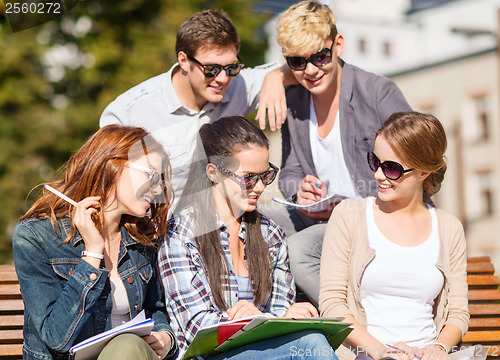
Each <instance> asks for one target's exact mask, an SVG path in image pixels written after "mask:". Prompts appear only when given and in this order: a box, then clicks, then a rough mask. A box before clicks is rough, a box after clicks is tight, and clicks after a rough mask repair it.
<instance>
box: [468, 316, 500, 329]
mask: <svg viewBox="0 0 500 360" xmlns="http://www.w3.org/2000/svg"><path fill="white" fill-rule="evenodd" d="M495 329H498V330H500V317H488V318H474V317H472V318H471V319H470V325H469V330H495Z"/></svg>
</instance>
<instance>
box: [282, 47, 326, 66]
mask: <svg viewBox="0 0 500 360" xmlns="http://www.w3.org/2000/svg"><path fill="white" fill-rule="evenodd" d="M332 49H333V44H332V46H331V47H330V48H329V49H328V48H324V49H323V50H320V51H318V52H317V53H316V54H312V55H311V56H309V57H308V58H305V57H303V56H285V59H286V63H287V64H288V66H289V67H290V69H292V70H305V68H306V67H307V63H308V62H309V63H311V64H313V65H314V66H316V67H320V66H324V65H326V64H328V63H329V62H330V61H332Z"/></svg>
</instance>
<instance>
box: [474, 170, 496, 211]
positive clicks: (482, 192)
mask: <svg viewBox="0 0 500 360" xmlns="http://www.w3.org/2000/svg"><path fill="white" fill-rule="evenodd" d="M477 176H478V178H479V196H480V201H481V210H482V211H481V213H482V215H483V216H490V215H493V210H494V209H493V186H492V185H493V182H492V179H491V170H483V171H478V172H477Z"/></svg>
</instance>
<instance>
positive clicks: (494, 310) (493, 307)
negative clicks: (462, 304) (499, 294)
mask: <svg viewBox="0 0 500 360" xmlns="http://www.w3.org/2000/svg"><path fill="white" fill-rule="evenodd" d="M469 313H470V314H471V316H474V315H489V316H493V315H498V316H500V304H481V305H480V304H470V305H469Z"/></svg>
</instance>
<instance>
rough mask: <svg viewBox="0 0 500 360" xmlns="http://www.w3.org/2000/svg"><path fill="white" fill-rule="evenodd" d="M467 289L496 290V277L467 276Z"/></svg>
mask: <svg viewBox="0 0 500 360" xmlns="http://www.w3.org/2000/svg"><path fill="white" fill-rule="evenodd" d="M467 284H468V285H469V289H496V288H497V287H498V285H499V281H498V277H496V276H494V275H467Z"/></svg>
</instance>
